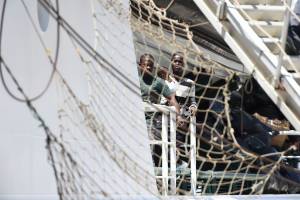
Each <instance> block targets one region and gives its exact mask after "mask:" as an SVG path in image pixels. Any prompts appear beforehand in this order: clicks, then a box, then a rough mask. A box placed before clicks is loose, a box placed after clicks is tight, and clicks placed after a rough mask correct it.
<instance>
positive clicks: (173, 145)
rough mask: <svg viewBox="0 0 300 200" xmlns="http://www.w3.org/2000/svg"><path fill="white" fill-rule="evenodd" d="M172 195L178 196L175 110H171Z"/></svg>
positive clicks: (172, 108)
mask: <svg viewBox="0 0 300 200" xmlns="http://www.w3.org/2000/svg"><path fill="white" fill-rule="evenodd" d="M170 171H171V174H170V175H171V181H170V189H171V191H170V194H171V195H175V194H176V113H175V108H174V107H171V109H170Z"/></svg>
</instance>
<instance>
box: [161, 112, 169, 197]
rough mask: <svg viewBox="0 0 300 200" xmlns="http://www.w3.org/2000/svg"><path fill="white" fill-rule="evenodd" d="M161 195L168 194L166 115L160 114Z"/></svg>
mask: <svg viewBox="0 0 300 200" xmlns="http://www.w3.org/2000/svg"><path fill="white" fill-rule="evenodd" d="M161 137H162V195H164V196H167V195H168V115H167V114H166V113H165V112H163V115H162V131H161Z"/></svg>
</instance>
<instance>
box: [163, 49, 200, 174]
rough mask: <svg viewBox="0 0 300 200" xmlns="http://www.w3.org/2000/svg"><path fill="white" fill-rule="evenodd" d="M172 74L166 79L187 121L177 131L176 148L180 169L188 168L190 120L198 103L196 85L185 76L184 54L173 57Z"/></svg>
mask: <svg viewBox="0 0 300 200" xmlns="http://www.w3.org/2000/svg"><path fill="white" fill-rule="evenodd" d="M171 69H172V73H170V74H168V76H167V77H166V83H167V85H168V86H169V88H170V89H171V90H172V91H174V92H175V98H176V100H177V102H178V103H179V105H180V115H181V116H182V117H183V118H184V119H185V121H184V122H183V123H182V124H180V126H178V128H177V131H176V140H177V142H176V146H177V151H179V156H178V157H177V163H178V167H177V168H178V169H185V168H186V167H187V162H186V161H188V159H187V158H188V157H189V153H188V148H187V147H188V143H189V137H188V136H189V134H188V129H189V118H190V117H191V116H193V115H195V114H196V111H197V103H196V100H195V83H194V81H192V80H191V79H189V78H186V77H184V75H185V71H186V70H185V60H184V54H183V53H182V52H176V53H174V54H173V55H172V57H171Z"/></svg>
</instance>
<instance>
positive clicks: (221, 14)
mask: <svg viewBox="0 0 300 200" xmlns="http://www.w3.org/2000/svg"><path fill="white" fill-rule="evenodd" d="M226 8H227V5H226V2H225V0H221V1H220V2H219V4H218V8H217V13H216V15H217V17H218V19H219V20H225V18H226V15H225V14H226Z"/></svg>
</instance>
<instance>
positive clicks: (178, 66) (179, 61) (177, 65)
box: [171, 55, 184, 81]
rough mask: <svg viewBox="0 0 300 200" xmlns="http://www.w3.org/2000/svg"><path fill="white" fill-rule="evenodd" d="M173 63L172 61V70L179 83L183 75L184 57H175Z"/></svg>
mask: <svg viewBox="0 0 300 200" xmlns="http://www.w3.org/2000/svg"><path fill="white" fill-rule="evenodd" d="M171 61H172V70H173V74H174V77H175V79H176V80H177V81H179V80H180V79H181V78H182V75H183V68H184V60H183V57H182V56H180V55H175V56H174V57H173V59H172V60H171Z"/></svg>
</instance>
